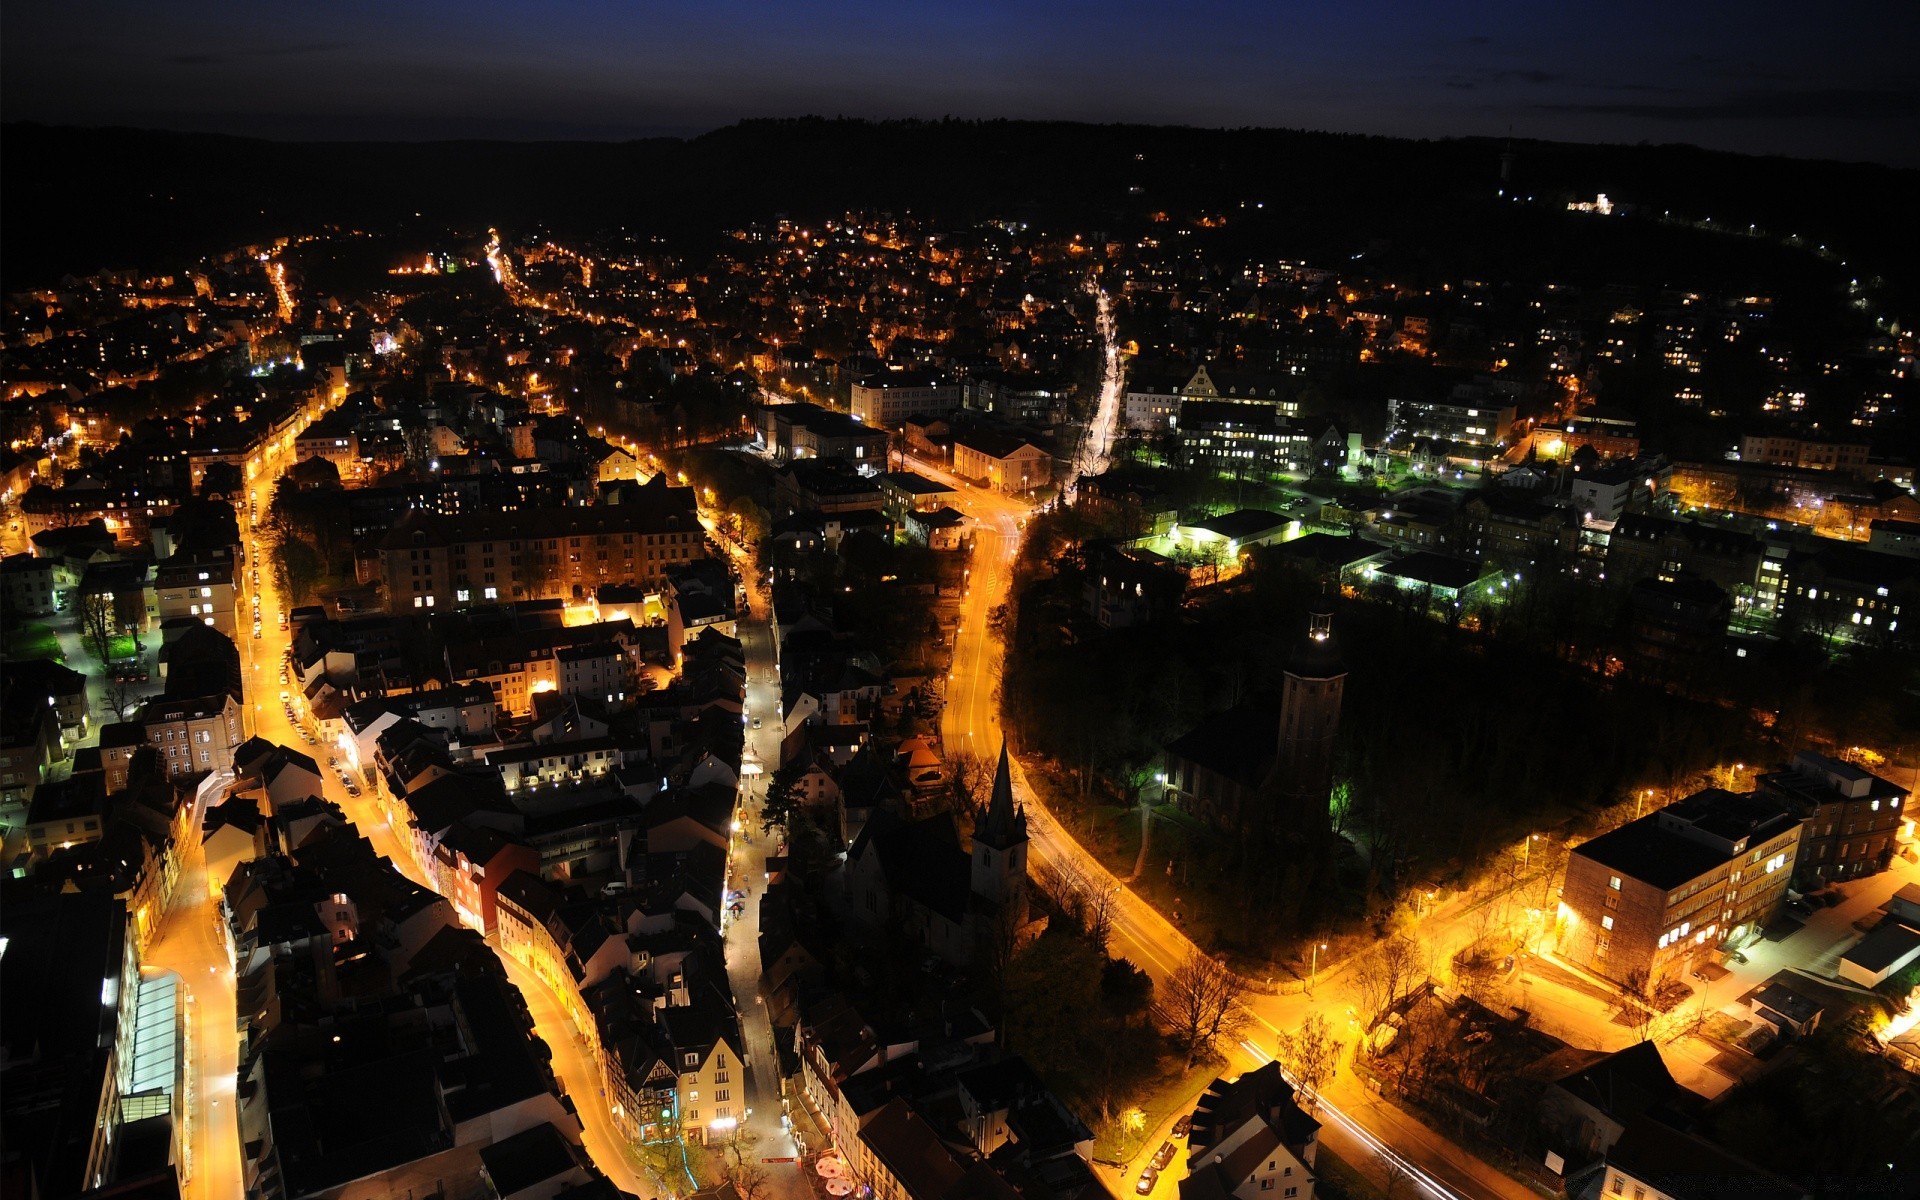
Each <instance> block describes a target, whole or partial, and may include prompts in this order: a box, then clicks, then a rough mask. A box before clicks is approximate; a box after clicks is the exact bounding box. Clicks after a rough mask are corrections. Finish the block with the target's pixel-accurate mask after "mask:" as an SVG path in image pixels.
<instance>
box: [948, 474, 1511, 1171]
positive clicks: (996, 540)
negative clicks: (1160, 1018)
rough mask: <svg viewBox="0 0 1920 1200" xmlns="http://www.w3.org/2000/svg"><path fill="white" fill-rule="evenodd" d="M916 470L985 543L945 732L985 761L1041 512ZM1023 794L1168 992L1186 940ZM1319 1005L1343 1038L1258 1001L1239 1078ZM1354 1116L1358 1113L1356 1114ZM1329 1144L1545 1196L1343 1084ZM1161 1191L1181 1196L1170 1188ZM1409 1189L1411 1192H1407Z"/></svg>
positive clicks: (1119, 935) (1035, 860)
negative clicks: (1020, 554) (1012, 598)
mask: <svg viewBox="0 0 1920 1200" xmlns="http://www.w3.org/2000/svg"><path fill="white" fill-rule="evenodd" d="M913 467H914V469H915V470H918V471H921V472H922V473H924V474H927V475H930V476H933V477H934V478H937V479H940V480H941V481H942V482H945V483H948V484H949V485H951V486H955V487H957V488H959V489H960V503H959V507H960V508H961V510H962V511H963V512H966V513H968V514H969V515H970V516H972V517H974V519H975V522H976V540H975V545H974V552H973V558H972V563H971V572H972V574H971V577H970V580H969V583H970V586H969V588H968V591H967V595H966V597H965V599H964V601H963V602H962V607H961V624H960V633H959V635H958V637H957V638H956V644H955V649H954V660H953V670H952V673H951V675H950V677H949V682H948V685H947V708H946V712H945V714H944V717H943V724H942V732H943V737H944V739H945V744H946V746H947V749H948V753H949V754H952V753H953V752H954V751H955V750H956V749H958V750H971V751H973V752H974V753H976V754H977V755H979V756H981V757H984V756H986V755H988V754H994V753H997V752H998V750H999V746H1000V738H1001V731H1000V719H999V700H998V695H997V689H998V686H999V679H1000V667H1001V657H1002V654H1003V652H1004V647H1003V646H1002V644H1001V642H1000V639H999V638H998V637H997V636H996V635H995V634H994V633H993V631H992V630H991V629H990V628H989V626H988V622H987V616H988V613H989V611H990V610H991V609H993V608H994V607H995V606H997V605H1000V604H1003V603H1005V601H1006V598H1007V591H1008V588H1009V586H1010V584H1011V581H1012V574H1011V573H1012V566H1013V558H1014V554H1015V553H1016V552H1017V550H1018V548H1019V529H1020V523H1021V521H1022V519H1023V518H1024V517H1025V515H1026V514H1027V512H1028V511H1029V510H1028V509H1027V507H1026V506H1025V505H1024V504H1021V503H1020V502H1019V501H1017V500H1014V499H1012V498H1010V497H1007V496H1003V495H1000V494H998V493H995V492H992V491H990V490H987V489H984V488H978V487H974V486H973V485H971V484H968V483H967V482H966V481H965V480H961V479H958V478H956V477H955V476H953V475H952V474H951V473H950V472H947V471H945V470H942V469H940V468H939V467H938V466H936V465H934V464H930V463H925V462H921V461H918V460H913ZM1014 789H1015V794H1016V796H1017V797H1018V798H1019V800H1020V801H1021V803H1022V804H1024V805H1025V806H1026V809H1027V812H1028V815H1029V822H1028V828H1029V833H1030V836H1031V838H1032V844H1031V848H1030V862H1031V865H1032V866H1033V867H1034V868H1036V869H1042V870H1044V869H1047V868H1048V866H1049V865H1050V864H1066V863H1070V864H1072V865H1073V867H1074V871H1075V873H1077V874H1078V875H1079V876H1080V877H1081V878H1084V879H1086V880H1088V881H1089V884H1090V886H1092V887H1095V888H1097V889H1112V890H1113V893H1114V902H1115V903H1114V939H1113V951H1114V953H1115V954H1117V955H1118V956H1121V957H1124V958H1127V959H1130V960H1131V961H1133V962H1134V963H1135V964H1136V965H1138V966H1139V967H1141V968H1142V969H1143V970H1145V971H1146V972H1147V973H1148V974H1149V975H1151V976H1152V977H1153V978H1154V982H1155V984H1156V985H1157V986H1161V987H1164V986H1165V984H1166V980H1167V978H1168V976H1169V975H1171V974H1172V972H1173V971H1174V970H1175V969H1176V968H1177V967H1178V965H1179V963H1180V962H1182V961H1183V960H1184V959H1185V958H1186V956H1187V955H1188V954H1189V953H1191V952H1192V949H1193V946H1192V943H1191V942H1190V941H1189V940H1188V939H1187V937H1186V935H1185V934H1183V933H1182V932H1180V931H1179V930H1178V929H1176V928H1174V926H1173V925H1172V924H1171V923H1170V922H1169V921H1168V920H1167V919H1166V918H1165V917H1163V916H1162V915H1161V914H1160V913H1159V911H1158V910H1156V909H1155V908H1154V907H1153V906H1152V905H1150V904H1149V903H1147V902H1146V901H1145V900H1143V899H1142V898H1140V897H1139V896H1138V895H1136V894H1135V893H1134V892H1132V891H1131V890H1130V889H1128V888H1126V887H1124V886H1123V885H1121V883H1120V881H1119V880H1117V879H1115V878H1114V877H1113V875H1112V874H1111V873H1110V872H1108V871H1107V869H1106V868H1105V867H1104V866H1102V865H1101V864H1100V863H1099V861H1098V860H1097V859H1095V858H1094V856H1092V855H1091V854H1089V853H1087V852H1086V851H1085V850H1084V849H1082V848H1081V847H1080V845H1079V843H1078V842H1076V841H1075V840H1074V839H1073V838H1072V836H1071V835H1069V834H1068V833H1067V832H1066V831H1065V830H1064V829H1062V828H1061V826H1060V824H1059V822H1058V821H1056V820H1055V819H1054V818H1053V816H1052V814H1051V813H1049V812H1048V811H1047V810H1046V808H1045V806H1044V805H1043V804H1041V803H1040V801H1039V799H1038V797H1037V796H1036V795H1035V794H1034V792H1033V789H1032V788H1031V786H1029V785H1028V783H1027V780H1026V777H1025V773H1024V772H1023V771H1021V770H1020V769H1019V767H1018V765H1017V764H1016V766H1015V768H1014ZM1316 1003H1319V1004H1321V1005H1323V1006H1324V1007H1325V1008H1326V1009H1327V1010H1329V1011H1327V1012H1326V1013H1325V1014H1324V1015H1327V1016H1328V1017H1329V1019H1330V1020H1332V1021H1333V1022H1334V1024H1335V1026H1336V1028H1340V1027H1343V1026H1345V1025H1346V1017H1345V1013H1344V1002H1343V1001H1342V1000H1339V999H1336V998H1335V997H1334V995H1333V994H1332V992H1331V989H1329V988H1327V987H1324V986H1323V987H1322V988H1321V989H1320V999H1319V1000H1318V1001H1316V1000H1314V999H1313V998H1309V997H1305V996H1294V997H1276V996H1257V997H1253V998H1251V1000H1250V1002H1249V1005H1248V1009H1249V1012H1250V1013H1251V1014H1252V1016H1253V1018H1254V1021H1255V1028H1254V1031H1253V1033H1252V1034H1251V1035H1250V1038H1251V1040H1250V1041H1249V1042H1248V1043H1245V1044H1243V1045H1241V1046H1237V1047H1232V1048H1230V1051H1229V1054H1228V1058H1229V1063H1228V1067H1227V1068H1226V1069H1227V1070H1229V1071H1240V1070H1245V1069H1247V1068H1249V1067H1252V1066H1255V1065H1258V1064H1259V1063H1261V1062H1264V1061H1267V1060H1268V1059H1270V1057H1271V1055H1270V1054H1268V1053H1267V1048H1268V1047H1270V1046H1272V1044H1273V1039H1274V1035H1275V1034H1276V1033H1278V1032H1279V1031H1280V1030H1282V1029H1293V1028H1297V1027H1298V1026H1299V1024H1300V1022H1301V1021H1302V1020H1304V1019H1305V1017H1306V1015H1307V1012H1308V1011H1310V1009H1311V1008H1312V1006H1313V1005H1314V1004H1316ZM1349 1106H1353V1107H1352V1108H1351V1110H1349ZM1321 1119H1322V1121H1323V1122H1324V1123H1325V1124H1326V1125H1327V1127H1328V1132H1327V1134H1326V1136H1327V1139H1328V1144H1329V1145H1330V1146H1332V1147H1333V1148H1334V1152H1335V1153H1337V1154H1340V1155H1341V1157H1343V1158H1346V1159H1348V1161H1350V1162H1352V1163H1353V1165H1354V1166H1355V1168H1356V1169H1358V1170H1360V1171H1362V1172H1363V1173H1365V1174H1367V1175H1369V1176H1370V1177H1372V1178H1373V1179H1374V1181H1375V1182H1376V1183H1380V1184H1383V1185H1384V1184H1385V1183H1386V1182H1387V1178H1388V1174H1389V1170H1390V1164H1391V1166H1392V1167H1397V1168H1400V1169H1402V1170H1405V1171H1407V1172H1408V1173H1410V1174H1412V1175H1413V1177H1414V1178H1415V1179H1416V1181H1419V1182H1420V1183H1421V1186H1422V1187H1423V1188H1425V1190H1426V1192H1427V1193H1428V1194H1430V1195H1433V1196H1436V1197H1441V1198H1443V1200H1444V1198H1446V1197H1450V1196H1461V1197H1502V1198H1511V1200H1522V1198H1524V1197H1531V1196H1532V1195H1533V1193H1532V1192H1531V1191H1530V1190H1529V1189H1527V1188H1526V1187H1525V1186H1523V1185H1521V1184H1519V1183H1518V1182H1516V1181H1514V1180H1513V1179H1511V1178H1509V1177H1508V1176H1506V1175H1504V1174H1502V1173H1501V1172H1499V1171H1498V1170H1496V1169H1494V1168H1493V1167H1492V1166H1490V1165H1488V1164H1487V1163H1484V1162H1482V1161H1480V1160H1479V1159H1477V1158H1474V1157H1473V1156H1471V1155H1469V1154H1467V1153H1466V1152H1465V1151H1464V1150H1461V1149H1460V1148H1459V1147H1457V1146H1455V1145H1454V1144H1453V1143H1452V1142H1450V1141H1448V1140H1447V1139H1446V1138H1444V1137H1441V1136H1440V1135H1439V1134H1437V1133H1435V1132H1434V1131H1432V1130H1430V1129H1428V1128H1426V1127H1425V1126H1423V1125H1421V1124H1419V1123H1418V1122H1417V1121H1415V1120H1413V1119H1412V1118H1410V1117H1408V1116H1406V1115H1405V1114H1403V1113H1400V1112H1399V1111H1398V1110H1395V1109H1392V1108H1390V1107H1389V1106H1384V1105H1379V1104H1375V1103H1372V1102H1371V1100H1370V1098H1369V1097H1367V1096H1365V1095H1362V1094H1360V1093H1359V1092H1358V1090H1357V1089H1356V1088H1354V1086H1353V1084H1352V1083H1351V1081H1350V1080H1346V1079H1344V1078H1343V1079H1340V1080H1336V1082H1335V1084H1334V1086H1333V1087H1332V1088H1330V1089H1329V1090H1328V1094H1327V1096H1326V1103H1324V1104H1323V1105H1322V1106H1321ZM1154 1148H1155V1145H1148V1146H1145V1147H1144V1148H1143V1149H1142V1152H1141V1158H1140V1159H1138V1160H1136V1161H1135V1162H1134V1163H1132V1164H1129V1166H1128V1168H1127V1170H1126V1171H1125V1172H1123V1173H1122V1175H1121V1178H1122V1183H1121V1184H1120V1185H1118V1189H1117V1190H1122V1194H1125V1190H1124V1189H1130V1188H1131V1186H1132V1181H1133V1180H1134V1179H1135V1178H1137V1177H1138V1174H1139V1168H1140V1167H1141V1166H1143V1165H1144V1160H1145V1157H1146V1156H1148V1155H1150V1154H1151V1153H1152V1151H1153V1149H1154ZM1159 1186H1160V1190H1165V1189H1167V1188H1168V1187H1169V1183H1168V1182H1164V1181H1163V1182H1162V1183H1161V1184H1160V1185H1159ZM1402 1186H1403V1187H1404V1186H1405V1185H1404V1184H1402Z"/></svg>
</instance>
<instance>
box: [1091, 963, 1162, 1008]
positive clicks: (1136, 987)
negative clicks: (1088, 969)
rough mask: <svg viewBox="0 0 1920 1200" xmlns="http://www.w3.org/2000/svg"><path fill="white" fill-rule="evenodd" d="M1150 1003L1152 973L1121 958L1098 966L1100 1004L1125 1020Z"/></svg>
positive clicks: (1151, 998)
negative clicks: (1099, 967) (1100, 966)
mask: <svg viewBox="0 0 1920 1200" xmlns="http://www.w3.org/2000/svg"><path fill="white" fill-rule="evenodd" d="M1152 1004H1153V976H1151V975H1149V974H1147V973H1146V972H1145V971H1142V970H1141V969H1140V968H1139V967H1136V966H1134V965H1133V964H1132V963H1130V962H1128V961H1127V960H1126V959H1124V958H1115V959H1110V960H1108V962H1107V965H1106V966H1104V967H1102V968H1101V969H1100V1005H1101V1007H1102V1008H1104V1009H1106V1011H1108V1012H1109V1013H1112V1014H1113V1015H1114V1016H1116V1017H1118V1018H1120V1020H1121V1021H1122V1022H1123V1023H1125V1022H1130V1021H1131V1020H1132V1019H1133V1017H1135V1016H1136V1015H1138V1014H1140V1013H1144V1012H1146V1011H1147V1009H1148V1008H1149V1007H1151V1006H1152Z"/></svg>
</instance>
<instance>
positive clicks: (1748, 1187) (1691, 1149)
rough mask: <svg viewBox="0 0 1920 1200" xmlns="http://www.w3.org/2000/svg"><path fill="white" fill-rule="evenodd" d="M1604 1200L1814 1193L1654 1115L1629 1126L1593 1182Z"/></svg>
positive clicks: (1788, 1199)
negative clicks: (1684, 1131) (1674, 1126)
mask: <svg viewBox="0 0 1920 1200" xmlns="http://www.w3.org/2000/svg"><path fill="white" fill-rule="evenodd" d="M1595 1182H1596V1183H1598V1185H1599V1190H1598V1193H1597V1194H1598V1196H1599V1197H1600V1200H1616V1198H1617V1200H1635V1198H1636V1197H1639V1198H1641V1200H1732V1198H1734V1197H1738V1200H1811V1193H1809V1192H1808V1191H1807V1190H1806V1189H1804V1188H1802V1187H1800V1186H1799V1185H1798V1184H1793V1183H1789V1182H1788V1181H1786V1180H1784V1179H1782V1178H1780V1177H1779V1176H1778V1175H1775V1174H1773V1173H1772V1172H1771V1171H1768V1170H1767V1169H1766V1168H1764V1167H1760V1166H1757V1165H1755V1164H1753V1163H1750V1162H1748V1161H1747V1160H1745V1159H1743V1158H1738V1157H1736V1156H1734V1155H1732V1154H1729V1153H1727V1152H1726V1151H1725V1150H1722V1149H1721V1148H1720V1147H1718V1146H1716V1145H1714V1144H1713V1143H1712V1142H1709V1141H1707V1140H1706V1139H1705V1138H1702V1137H1698V1136H1696V1135H1694V1134H1690V1133H1683V1132H1681V1131H1680V1130H1678V1129H1675V1128H1673V1127H1672V1126H1671V1125H1668V1124H1667V1123H1666V1122H1664V1121H1661V1120H1658V1119H1656V1118H1655V1117H1652V1116H1643V1117H1640V1118H1638V1119H1636V1120H1635V1121H1634V1122H1633V1123H1632V1124H1630V1125H1628V1126H1627V1127H1626V1131H1625V1132H1624V1133H1622V1134H1621V1135H1620V1140H1619V1141H1618V1142H1617V1143H1615V1144H1614V1147H1613V1148H1612V1149H1611V1150H1609V1151H1607V1158H1606V1166H1605V1168H1604V1169H1603V1170H1602V1171H1601V1173H1600V1176H1599V1178H1598V1179H1597V1180H1596V1181H1595Z"/></svg>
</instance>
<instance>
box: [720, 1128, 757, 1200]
mask: <svg viewBox="0 0 1920 1200" xmlns="http://www.w3.org/2000/svg"><path fill="white" fill-rule="evenodd" d="M759 1148H760V1135H759V1134H757V1133H755V1132H753V1130H751V1129H748V1128H747V1127H746V1126H745V1125H735V1126H734V1127H733V1132H732V1133H731V1134H729V1135H728V1136H727V1140H726V1141H724V1142H722V1143H721V1144H720V1157H721V1169H722V1170H723V1171H724V1172H725V1173H726V1177H727V1182H728V1183H730V1184H732V1185H733V1190H734V1191H735V1192H738V1193H739V1195H740V1200H761V1198H762V1197H763V1196H765V1195H766V1194H767V1184H768V1180H767V1168H766V1164H764V1163H762V1162H761V1161H760V1157H759Z"/></svg>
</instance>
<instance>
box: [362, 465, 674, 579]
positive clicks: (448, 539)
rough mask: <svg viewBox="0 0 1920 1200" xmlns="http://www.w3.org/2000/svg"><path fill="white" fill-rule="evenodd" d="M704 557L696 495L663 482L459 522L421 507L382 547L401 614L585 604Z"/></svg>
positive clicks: (476, 515) (464, 515)
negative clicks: (572, 503)
mask: <svg viewBox="0 0 1920 1200" xmlns="http://www.w3.org/2000/svg"><path fill="white" fill-rule="evenodd" d="M659 478H660V477H659V476H656V477H655V479H656V481H657V480H658V479H659ZM706 556H707V540H706V532H705V530H703V529H702V528H701V526H700V520H699V515H698V509H697V508H696V506H695V502H694V495H693V489H692V488H684V487H667V486H666V485H665V484H662V483H659V482H655V483H652V484H648V485H647V486H645V487H641V488H637V489H632V490H629V491H628V492H626V493H624V494H623V496H622V499H621V501H620V503H617V504H600V505H595V506H593V507H591V508H573V507H566V508H523V509H518V510H515V511H512V512H505V513H499V512H493V513H471V514H468V513H462V514H460V515H457V516H444V515H440V514H435V513H427V512H422V511H420V510H418V509H414V510H411V511H409V512H408V513H406V515H404V516H402V517H401V518H400V520H398V521H396V522H395V523H394V525H393V528H392V529H391V530H389V531H388V533H387V535H386V536H385V537H384V538H382V539H381V541H380V544H379V559H380V566H381V569H382V570H383V571H384V573H385V576H386V581H387V595H388V603H389V605H390V606H391V607H393V608H394V609H396V610H404V609H408V608H414V609H440V608H463V607H467V606H469V605H475V604H493V603H498V602H501V601H506V600H514V599H536V600H544V599H553V598H556V597H557V598H562V599H570V600H585V599H588V598H589V597H591V596H592V595H593V594H594V593H595V592H596V591H598V590H599V589H600V588H602V587H605V586H608V585H610V584H618V585H628V586H641V585H651V584H657V583H658V582H659V581H660V580H661V579H663V578H665V576H666V573H667V571H668V569H669V568H671V567H675V566H679V565H681V564H683V563H688V562H692V561H693V560H694V559H698V558H705V557H706Z"/></svg>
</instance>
